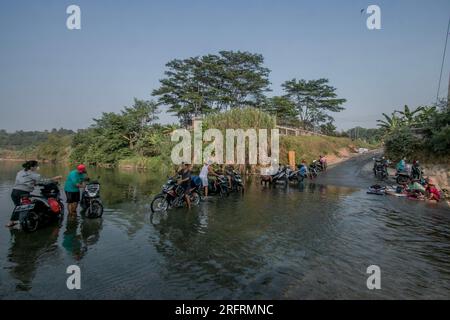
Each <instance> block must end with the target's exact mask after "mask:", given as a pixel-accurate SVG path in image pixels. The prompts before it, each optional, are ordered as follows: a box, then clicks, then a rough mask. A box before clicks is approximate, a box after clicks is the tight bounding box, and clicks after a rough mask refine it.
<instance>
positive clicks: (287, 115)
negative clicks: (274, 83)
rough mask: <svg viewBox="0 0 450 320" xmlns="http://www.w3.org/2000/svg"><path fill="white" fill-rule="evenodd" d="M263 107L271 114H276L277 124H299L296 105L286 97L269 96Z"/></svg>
mask: <svg viewBox="0 0 450 320" xmlns="http://www.w3.org/2000/svg"><path fill="white" fill-rule="evenodd" d="M262 109H263V110H264V111H266V112H268V113H269V114H271V115H273V116H276V118H277V124H279V125H287V126H297V125H299V120H298V119H297V110H296V108H295V105H294V103H293V102H292V101H290V100H289V99H288V98H286V97H279V96H275V97H272V98H268V99H267V100H266V101H265V103H264V104H263V108H262Z"/></svg>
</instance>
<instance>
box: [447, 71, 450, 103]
mask: <svg viewBox="0 0 450 320" xmlns="http://www.w3.org/2000/svg"><path fill="white" fill-rule="evenodd" d="M447 109H448V110H450V72H449V73H448V91H447Z"/></svg>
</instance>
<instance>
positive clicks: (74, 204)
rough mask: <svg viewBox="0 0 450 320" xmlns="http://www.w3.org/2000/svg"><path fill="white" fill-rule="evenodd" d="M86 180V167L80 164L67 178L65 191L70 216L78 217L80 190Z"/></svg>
mask: <svg viewBox="0 0 450 320" xmlns="http://www.w3.org/2000/svg"><path fill="white" fill-rule="evenodd" d="M85 180H86V166H85V165H84V164H80V165H78V166H77V169H76V170H72V171H71V172H70V173H69V175H68V176H67V180H66V184H65V185H64V191H65V192H66V198H67V208H68V210H69V215H71V216H76V215H77V208H78V203H79V202H80V188H81V187H82V186H83V182H84V181H85Z"/></svg>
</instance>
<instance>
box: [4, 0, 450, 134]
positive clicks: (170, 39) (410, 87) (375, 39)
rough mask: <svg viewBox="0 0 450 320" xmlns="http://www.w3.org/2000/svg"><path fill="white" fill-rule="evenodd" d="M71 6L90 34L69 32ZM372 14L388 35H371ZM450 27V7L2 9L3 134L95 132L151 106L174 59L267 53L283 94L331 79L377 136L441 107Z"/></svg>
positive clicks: (50, 4)
mask: <svg viewBox="0 0 450 320" xmlns="http://www.w3.org/2000/svg"><path fill="white" fill-rule="evenodd" d="M70 4H77V5H79V6H80V7H81V14H82V17H81V20H82V29H81V30H74V31H70V30H68V29H67V28H66V19H67V16H68V15H67V14H66V8H67V6H68V5H70ZM370 4H377V5H379V6H380V7H381V19H382V22H381V23H382V30H375V31H370V30H368V29H367V28H366V19H367V17H368V15H367V14H365V13H364V14H361V9H363V8H367V6H368V5H370ZM449 17H450V1H448V0H433V1H418V0H395V1H393V0H389V1H378V0H373V1H362V0H361V1H360V0H355V1H335V0H330V1H299V0H297V1H261V0H258V1H257V0H252V1H250V0H248V1H246V0H240V1H237V0H236V1H235V0H226V1H224V0H222V1H212V0H209V1H187V0H183V1H182V0H179V1H173V0H168V1H132V0H128V1H122V0H119V1H118V0H115V1H100V0H96V1H93V0H90V1H84V0H83V1H81V0H71V1H63V0H58V1H56V0H53V1H12V0H11V1H5V0H1V2H0V110H1V117H0V128H2V129H6V130H8V131H13V130H17V129H24V130H32V129H39V130H43V129H50V128H53V127H64V128H69V129H77V128H84V127H87V126H88V125H90V124H91V123H92V120H91V119H92V118H94V117H98V116H99V115H100V114H101V112H104V111H115V112H117V111H119V110H120V109H121V108H122V107H123V106H125V105H130V104H131V103H132V100H133V97H138V98H145V99H150V98H151V97H150V94H151V91H152V90H153V89H154V88H156V87H157V86H158V83H159V82H158V80H159V79H160V78H162V77H163V72H164V69H165V67H164V65H165V63H166V62H168V61H169V60H171V59H174V58H186V57H190V56H196V55H202V54H207V53H216V52H217V51H219V50H245V51H250V52H255V53H261V54H263V55H264V57H265V64H266V66H267V67H268V68H269V69H271V70H272V72H271V74H270V81H271V83H272V85H271V87H272V89H273V92H272V93H271V94H281V93H282V91H281V88H280V85H281V83H283V82H284V81H285V80H288V79H292V78H294V77H296V78H305V79H316V78H321V77H325V78H329V79H330V81H331V84H332V85H334V86H335V87H337V88H338V94H339V95H340V96H341V97H344V98H346V99H347V100H348V101H347V103H346V105H345V107H346V111H344V112H342V113H340V114H337V115H336V116H335V118H336V124H337V125H338V127H339V128H341V129H347V128H350V127H353V126H355V125H361V126H365V127H374V126H375V124H376V122H375V120H376V119H378V118H379V117H380V115H381V113H382V112H388V113H390V112H391V111H392V110H394V109H395V108H399V107H401V106H403V105H404V104H408V105H410V106H417V105H422V104H429V103H432V102H434V100H435V96H436V91H437V84H438V77H439V71H440V66H441V59H442V51H443V46H444V40H445V32H446V28H447V23H448V19H449ZM449 51H450V49H449ZM448 53H449V55H448V57H447V60H446V63H445V68H444V76H443V85H442V88H441V95H442V96H444V95H446V93H447V85H448V75H449V71H450V52H448ZM161 120H162V122H172V121H175V119H174V118H172V117H170V116H168V115H166V114H162V115H161Z"/></svg>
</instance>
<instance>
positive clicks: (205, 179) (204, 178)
mask: <svg viewBox="0 0 450 320" xmlns="http://www.w3.org/2000/svg"><path fill="white" fill-rule="evenodd" d="M200 179H201V180H202V185H203V187H207V186H208V177H200Z"/></svg>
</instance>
